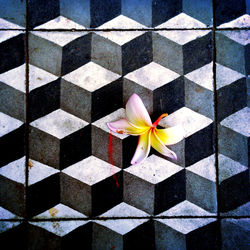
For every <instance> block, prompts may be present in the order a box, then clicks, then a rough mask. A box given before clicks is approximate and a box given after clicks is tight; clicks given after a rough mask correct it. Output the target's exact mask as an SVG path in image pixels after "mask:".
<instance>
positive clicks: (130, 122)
mask: <svg viewBox="0 0 250 250" xmlns="http://www.w3.org/2000/svg"><path fill="white" fill-rule="evenodd" d="M166 116H167V114H165V113H164V114H162V115H161V116H160V117H159V118H158V119H157V120H156V121H155V122H154V123H152V121H151V119H150V116H149V114H148V112H147V110H146V108H145V106H144V104H143V102H142V100H141V98H140V97H139V96H138V95H136V94H133V95H132V96H131V97H130V98H129V100H128V102H127V104H126V118H123V119H120V120H118V121H114V122H109V123H107V126H108V127H109V129H110V130H112V131H114V132H116V133H119V134H129V135H138V136H139V141H138V145H137V148H136V151H135V154H134V156H133V158H132V160H131V164H137V163H140V162H142V161H143V160H144V159H146V158H147V156H148V154H149V151H150V147H151V146H152V147H153V148H154V149H155V150H157V151H158V152H160V153H161V154H163V155H165V156H167V157H169V158H172V159H175V160H177V156H176V154H175V153H174V152H173V151H171V150H170V149H168V148H167V147H166V146H165V145H171V144H175V143H177V142H179V141H181V140H182V139H183V136H184V132H183V129H182V127H181V126H179V125H177V126H174V127H171V128H165V129H158V128H157V125H158V123H159V121H160V120H161V119H162V118H163V117H166Z"/></svg>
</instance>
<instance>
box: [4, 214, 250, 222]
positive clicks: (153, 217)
mask: <svg viewBox="0 0 250 250" xmlns="http://www.w3.org/2000/svg"><path fill="white" fill-rule="evenodd" d="M249 218H250V216H248V215H246V216H244V215H242V216H233V215H228V216H227V215H223V216H220V219H249ZM121 219H123V220H135V219H151V220H155V219H217V215H207V216H205V215H200V216H199V215H197V216H194V215H190V216H188V215H185V216H184V215H183V216H182V215H179V216H177V215H176V216H142V217H135V216H134V217H133V216H131V217H128V216H127V217H125V216H120V217H118V216H117V217H83V218H80V217H78V218H77V217H72V218H70V217H69V218H66V217H62V218H29V219H25V218H20V219H0V222H1V221H13V222H15V221H21V222H27V221H34V222H35V221H36V222H39V221H52V222H53V221H79V220H83V221H88V220H91V221H94V220H100V221H106V220H121Z"/></svg>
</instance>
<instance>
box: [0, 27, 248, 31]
mask: <svg viewBox="0 0 250 250" xmlns="http://www.w3.org/2000/svg"><path fill="white" fill-rule="evenodd" d="M26 30H27V31H40V32H91V31H94V32H109V31H124V32H126V31H176V30H177V31H196V30H198V31H199V30H216V31H235V30H249V31H250V27H247V28H246V27H242V28H238V27H232V28H213V27H207V28H143V29H129V28H127V29H118V28H117V29H116V28H110V29H98V28H97V29H96V28H86V29H29V28H26V29H3V28H0V31H24V32H25V31H26Z"/></svg>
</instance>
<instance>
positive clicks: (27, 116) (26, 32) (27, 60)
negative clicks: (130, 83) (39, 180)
mask: <svg viewBox="0 0 250 250" xmlns="http://www.w3.org/2000/svg"><path fill="white" fill-rule="evenodd" d="M28 2H29V1H28V0H26V29H25V63H26V65H25V66H26V68H25V79H26V80H25V84H26V86H25V87H26V89H25V92H26V102H25V122H26V123H25V154H26V159H25V189H24V190H25V191H24V192H25V216H24V224H26V225H27V224H28V200H27V190H28V179H29V31H28V23H29V14H28V13H29V12H28V5H29V3H28ZM25 238H26V240H25V245H26V247H27V248H28V242H29V236H28V230H26V234H25Z"/></svg>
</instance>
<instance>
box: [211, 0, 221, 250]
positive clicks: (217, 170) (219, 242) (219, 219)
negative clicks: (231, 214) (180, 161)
mask: <svg viewBox="0 0 250 250" xmlns="http://www.w3.org/2000/svg"><path fill="white" fill-rule="evenodd" d="M212 4H213V31H212V36H213V92H214V100H213V101H214V149H215V172H216V200H217V220H218V224H217V225H218V229H217V230H218V231H217V232H218V248H219V249H221V247H222V235H221V234H222V232H221V217H220V187H219V160H218V118H217V115H218V103H217V87H216V86H217V84H216V59H217V58H216V31H217V29H216V13H215V0H213V3H212Z"/></svg>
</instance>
